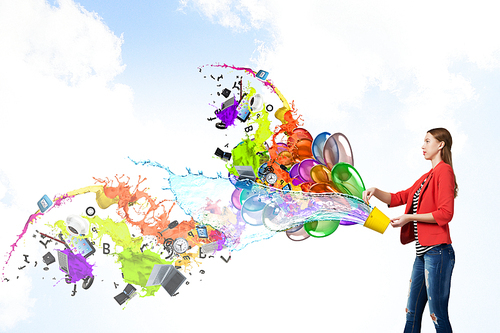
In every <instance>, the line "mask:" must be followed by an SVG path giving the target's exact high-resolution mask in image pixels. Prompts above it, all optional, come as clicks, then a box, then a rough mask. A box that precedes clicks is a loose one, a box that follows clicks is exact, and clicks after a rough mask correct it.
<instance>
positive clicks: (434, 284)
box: [363, 128, 458, 333]
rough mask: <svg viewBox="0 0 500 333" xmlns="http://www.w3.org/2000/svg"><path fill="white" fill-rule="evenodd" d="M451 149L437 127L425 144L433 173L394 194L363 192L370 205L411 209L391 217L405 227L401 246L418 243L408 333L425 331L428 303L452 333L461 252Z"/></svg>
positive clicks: (441, 327)
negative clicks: (454, 236)
mask: <svg viewBox="0 0 500 333" xmlns="http://www.w3.org/2000/svg"><path fill="white" fill-rule="evenodd" d="M451 145H452V139H451V135H450V132H448V130H446V129H444V128H434V129H431V130H430V131H428V132H427V134H426V136H425V139H424V145H423V146H422V150H423V153H424V158H425V159H426V160H429V161H431V163H432V169H431V170H430V171H429V172H427V173H426V174H424V175H423V176H422V177H420V178H419V179H418V180H417V181H416V182H415V184H413V186H411V187H410V188H409V189H407V190H405V191H401V192H397V193H389V192H384V191H381V190H379V189H378V188H375V187H372V188H369V189H367V190H366V191H365V192H363V200H364V201H365V202H367V203H368V201H369V200H370V198H371V197H372V196H375V197H376V198H378V199H379V200H381V201H383V202H385V203H386V204H387V205H389V207H395V206H400V205H403V204H405V205H406V210H405V212H406V213H405V214H403V215H401V216H399V217H396V218H393V219H391V225H392V226H393V227H395V228H399V227H400V228H401V243H403V244H408V243H410V242H412V241H415V246H416V252H417V256H416V258H415V262H414V264H413V272H412V275H411V279H410V289H409V295H408V303H407V307H406V326H405V330H404V332H405V333H407V332H411V333H417V332H420V325H421V322H422V313H423V311H424V308H425V304H426V303H427V302H429V311H430V314H431V318H432V321H433V323H434V326H435V328H436V332H442V333H445V332H446V333H448V332H452V329H451V325H450V321H449V319H448V300H449V296H450V282H451V274H452V271H453V266H454V265H455V252H454V251H453V247H452V246H451V238H450V229H449V227H448V223H449V222H450V221H451V219H452V217H453V204H454V199H455V197H456V196H457V191H458V186H457V182H456V180H455V174H454V172H453V164H452V159H451Z"/></svg>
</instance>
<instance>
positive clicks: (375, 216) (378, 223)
mask: <svg viewBox="0 0 500 333" xmlns="http://www.w3.org/2000/svg"><path fill="white" fill-rule="evenodd" d="M389 223H391V220H390V219H389V218H388V217H387V216H386V215H385V214H384V213H382V212H381V211H380V210H379V209H378V208H377V207H374V208H373V210H372V212H371V213H370V216H368V218H367V219H366V221H365V224H364V226H365V227H367V228H369V229H372V230H375V231H376V232H380V233H381V234H383V233H384V232H385V230H386V229H387V226H388V225H389Z"/></svg>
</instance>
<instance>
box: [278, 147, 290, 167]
mask: <svg viewBox="0 0 500 333" xmlns="http://www.w3.org/2000/svg"><path fill="white" fill-rule="evenodd" d="M276 161H278V163H279V164H283V165H284V166H286V167H287V168H289V167H291V166H292V164H294V162H293V157H292V154H291V153H290V152H289V151H284V152H281V153H280V154H279V155H278V158H277V159H276Z"/></svg>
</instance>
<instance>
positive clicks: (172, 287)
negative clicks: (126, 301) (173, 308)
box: [146, 265, 186, 296]
mask: <svg viewBox="0 0 500 333" xmlns="http://www.w3.org/2000/svg"><path fill="white" fill-rule="evenodd" d="M184 281H186V277H185V276H184V275H183V274H182V273H181V272H179V271H178V270H177V269H176V268H175V267H174V266H172V265H154V267H153V270H152V271H151V275H149V279H148V283H146V287H150V286H158V285H161V286H162V287H163V288H164V289H165V290H166V291H167V293H168V294H169V295H170V296H174V294H175V292H176V291H177V289H179V287H180V286H181V285H182V284H183V283H184Z"/></svg>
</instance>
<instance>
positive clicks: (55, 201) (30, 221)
mask: <svg viewBox="0 0 500 333" xmlns="http://www.w3.org/2000/svg"><path fill="white" fill-rule="evenodd" d="M73 197H74V196H70V195H68V194H63V195H62V196H60V197H57V196H56V197H55V198H54V199H53V200H52V202H53V205H52V207H50V208H49V209H48V210H47V211H46V212H45V213H42V212H38V213H35V214H32V215H30V217H29V218H28V221H27V222H26V224H25V225H24V228H23V231H21V233H20V234H19V235H17V240H16V241H15V242H14V243H13V244H12V245H10V248H11V250H10V252H9V253H8V254H7V255H8V258H7V261H5V265H4V267H3V268H2V276H5V272H4V270H5V266H7V264H8V263H9V261H10V258H11V257H12V254H13V253H14V251H15V249H16V247H17V243H19V241H20V240H21V238H23V236H24V235H25V234H26V232H28V226H29V225H30V224H33V223H35V221H36V220H37V219H38V218H39V217H40V216H42V215H44V214H46V213H48V212H50V211H51V210H52V209H53V208H55V207H57V208H59V207H60V206H61V205H62V204H63V203H66V202H68V201H71V199H72V198H73ZM2 281H3V279H2Z"/></svg>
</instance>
